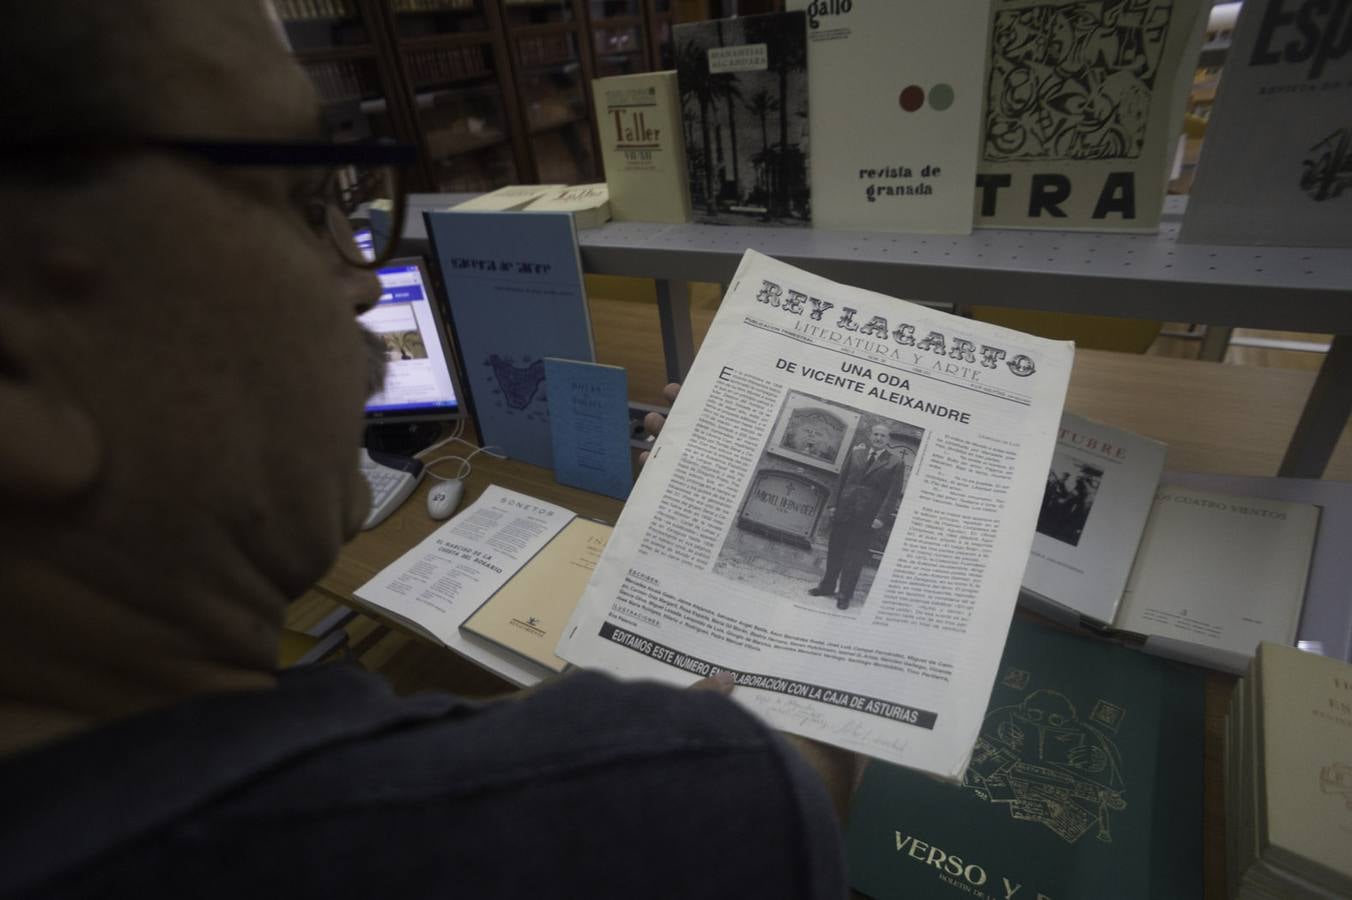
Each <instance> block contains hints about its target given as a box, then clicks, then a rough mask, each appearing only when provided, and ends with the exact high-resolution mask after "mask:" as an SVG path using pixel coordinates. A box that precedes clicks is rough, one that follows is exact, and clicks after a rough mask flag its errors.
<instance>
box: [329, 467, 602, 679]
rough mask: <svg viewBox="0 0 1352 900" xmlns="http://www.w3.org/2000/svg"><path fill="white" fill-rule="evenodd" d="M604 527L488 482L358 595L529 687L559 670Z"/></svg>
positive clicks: (413, 628)
mask: <svg viewBox="0 0 1352 900" xmlns="http://www.w3.org/2000/svg"><path fill="white" fill-rule="evenodd" d="M609 532H610V528H609V526H607V525H603V524H601V523H599V522H593V521H591V520H589V519H583V518H580V517H578V516H577V515H576V514H575V513H573V512H571V511H569V510H567V509H564V508H563V507H561V506H557V505H555V504H553V503H549V502H546V501H544V500H538V499H536V498H534V497H529V496H527V495H525V494H520V493H517V492H516V491H511V490H507V489H506V488H503V487H499V486H498V485H489V486H488V487H487V488H486V489H485V490H484V492H483V493H482V494H481V495H480V496H479V497H478V498H477V499H476V500H475V501H474V502H473V503H471V504H469V505H468V506H466V507H464V508H463V509H462V510H461V511H460V512H459V513H458V514H456V515H455V517H453V518H452V519H450V520H449V521H448V522H445V523H444V524H442V525H441V526H439V527H438V528H437V529H436V530H435V531H433V532H432V533H431V534H429V535H428V536H427V537H426V538H424V539H423V540H422V541H420V542H419V543H418V544H416V545H415V546H413V547H412V548H410V549H409V550H408V552H406V553H404V554H403V555H402V556H400V557H399V558H398V559H396V560H395V561H394V562H392V563H390V565H388V566H386V567H385V568H384V569H382V570H381V571H380V572H379V573H377V574H376V575H375V577H373V578H372V579H371V580H370V581H368V582H366V583H365V584H363V585H362V586H361V587H359V588H357V590H356V591H355V592H354V596H355V597H356V599H357V600H358V602H360V603H362V604H364V605H366V606H367V607H369V608H370V609H371V610H372V611H374V612H375V613H376V614H377V615H380V616H383V617H385V618H388V619H391V620H393V621H395V622H398V623H399V624H400V625H401V626H403V627H404V628H406V629H408V630H409V631H412V632H414V633H416V634H419V635H421V636H422V637H424V638H427V639H428V640H431V641H433V642H435V643H438V644H441V645H443V646H445V647H447V648H449V649H451V650H453V651H455V652H457V653H459V654H460V655H462V656H465V657H467V658H469V659H471V660H473V661H474V662H477V663H479V664H480V665H482V666H484V667H485V668H487V669H489V670H491V671H493V672H495V673H497V674H498V675H501V676H502V677H504V678H506V679H507V680H509V681H511V682H513V683H515V684H518V685H529V684H534V683H535V682H537V681H539V680H541V679H542V678H547V677H549V676H550V675H551V674H553V673H556V672H558V671H560V670H561V668H562V664H561V661H560V660H558V659H557V658H556V657H555V656H554V654H553V653H552V650H553V647H554V643H555V641H556V640H557V638H558V634H559V631H560V629H561V628H562V627H563V625H564V623H566V622H567V621H568V616H569V615H570V614H571V612H572V608H573V605H574V604H575V603H576V602H577V599H578V597H579V596H580V595H581V593H582V587H583V585H585V584H586V581H587V577H588V576H589V575H590V573H591V567H592V566H594V565H595V561H596V557H597V556H598V555H599V553H600V550H601V548H602V547H604V546H605V541H606V539H607V536H608V535H609ZM467 620H472V621H467Z"/></svg>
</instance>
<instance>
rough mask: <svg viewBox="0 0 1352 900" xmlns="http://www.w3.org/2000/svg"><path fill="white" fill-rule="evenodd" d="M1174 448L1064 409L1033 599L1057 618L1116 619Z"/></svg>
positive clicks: (1036, 553)
mask: <svg viewBox="0 0 1352 900" xmlns="http://www.w3.org/2000/svg"><path fill="white" fill-rule="evenodd" d="M1166 449H1167V448H1166V447H1165V446H1164V444H1162V443H1160V442H1159V441H1154V440H1151V439H1150V438H1146V437H1142V436H1140V435H1137V434H1132V433H1131V432H1129V431H1124V430H1122V429H1120V428H1113V427H1111V426H1109V425H1103V424H1100V423H1098V422H1093V421H1091V420H1089V419H1086V418H1084V417H1083V416H1077V415H1075V414H1074V413H1065V414H1064V415H1062V416H1061V426H1060V429H1059V430H1058V432H1057V439H1056V451H1055V452H1054V453H1053V454H1052V465H1051V470H1050V471H1049V472H1048V473H1047V490H1046V493H1045V494H1044V495H1043V498H1042V508H1041V510H1040V511H1039V513H1038V520H1037V534H1036V535H1034V537H1033V551H1032V553H1031V554H1030V555H1029V558H1028V568H1027V570H1026V571H1025V572H1024V574H1023V592H1024V594H1023V597H1022V598H1021V600H1022V601H1023V602H1024V604H1025V605H1026V606H1029V607H1031V608H1032V609H1035V610H1036V611H1038V612H1041V613H1043V614H1044V615H1048V616H1051V617H1053V618H1057V619H1069V620H1071V621H1074V620H1078V619H1079V618H1080V617H1081V616H1083V617H1085V618H1087V619H1089V620H1090V622H1092V623H1093V624H1095V625H1098V626H1101V627H1102V626H1108V625H1111V624H1112V622H1113V619H1114V617H1115V616H1116V615H1117V610H1118V605H1119V603H1120V602H1121V599H1122V592H1123V591H1124V590H1125V589H1126V586H1127V576H1128V574H1129V573H1130V572H1131V564H1132V560H1134V559H1135V558H1136V548H1137V546H1138V545H1139V544H1140V542H1141V533H1142V532H1143V531H1144V530H1145V523H1146V517H1147V516H1149V515H1150V507H1151V505H1152V501H1153V500H1154V497H1155V489H1156V488H1157V487H1158V486H1159V481H1160V473H1161V472H1163V471H1164V456H1165V453H1166Z"/></svg>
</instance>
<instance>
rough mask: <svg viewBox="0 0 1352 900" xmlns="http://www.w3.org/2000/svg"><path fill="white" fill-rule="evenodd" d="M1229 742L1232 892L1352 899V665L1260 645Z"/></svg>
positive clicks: (1233, 709) (1236, 699)
mask: <svg viewBox="0 0 1352 900" xmlns="http://www.w3.org/2000/svg"><path fill="white" fill-rule="evenodd" d="M1225 742H1226V743H1225V747H1226V753H1225V809H1226V820H1227V821H1226V839H1227V841H1228V846H1227V848H1226V850H1227V853H1226V857H1227V859H1228V862H1229V872H1228V875H1229V880H1230V896H1231V897H1239V898H1260V897H1282V898H1302V897H1348V896H1352V853H1349V852H1348V848H1349V847H1352V666H1349V665H1348V664H1347V663H1344V662H1341V661H1340V660H1336V659H1330V658H1328V657H1325V656H1318V655H1316V654H1313V653H1305V652H1303V651H1300V650H1294V649H1292V648H1290V647H1283V646H1281V645H1279V644H1272V643H1264V644H1262V645H1261V646H1260V647H1259V650H1258V654H1257V656H1255V657H1254V660H1253V662H1252V663H1251V664H1250V666H1249V674H1248V676H1247V677H1246V678H1244V679H1242V680H1241V681H1240V682H1239V683H1238V684H1237V685H1236V686H1235V691H1234V694H1233V695H1232V697H1231V702H1230V717H1229V719H1228V721H1227V723H1226V734H1225Z"/></svg>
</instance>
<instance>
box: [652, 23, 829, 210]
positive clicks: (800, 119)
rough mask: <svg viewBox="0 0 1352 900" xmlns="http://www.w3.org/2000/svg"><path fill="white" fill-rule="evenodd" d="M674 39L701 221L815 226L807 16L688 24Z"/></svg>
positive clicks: (693, 203) (694, 201) (693, 199)
mask: <svg viewBox="0 0 1352 900" xmlns="http://www.w3.org/2000/svg"><path fill="white" fill-rule="evenodd" d="M672 40H673V43H674V45H675V54H676V74H677V82H678V84H679V86H680V92H681V113H680V114H681V117H682V121H683V123H684V126H685V127H684V136H685V161H686V169H687V171H688V173H689V178H688V181H689V190H690V208H691V213H692V215H693V216H694V218H695V221H697V222H706V223H710V224H714V225H758V224H761V225H786V226H788V225H792V226H802V227H806V226H810V225H811V224H812V209H811V207H812V204H811V198H810V177H809V171H810V170H809V152H808V114H809V98H808V55H807V17H806V16H805V15H804V14H803V12H802V11H801V10H799V11H795V12H782V13H765V14H763V15H754V16H738V17H736V18H732V19H715V20H713V21H710V22H686V23H682V24H679V25H677V26H676V27H675V28H673V29H672Z"/></svg>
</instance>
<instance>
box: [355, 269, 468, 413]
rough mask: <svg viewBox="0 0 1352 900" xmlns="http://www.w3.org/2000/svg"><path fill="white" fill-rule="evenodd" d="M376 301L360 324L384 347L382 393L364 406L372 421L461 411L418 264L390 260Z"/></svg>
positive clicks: (439, 323)
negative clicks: (384, 369)
mask: <svg viewBox="0 0 1352 900" xmlns="http://www.w3.org/2000/svg"><path fill="white" fill-rule="evenodd" d="M376 274H377V275H378V276H379V278H380V285H381V288H382V289H383V290H382V292H381V295H380V301H379V302H378V303H377V304H376V305H375V306H374V307H372V308H371V309H370V310H367V311H366V312H365V313H363V314H362V315H361V316H360V318H359V321H360V322H361V323H362V324H363V325H364V326H366V327H367V328H369V329H370V330H371V331H372V332H374V333H375V334H377V335H379V336H380V337H381V339H383V340H384V342H385V358H386V359H387V360H388V362H389V365H388V369H387V372H386V375H385V387H384V389H382V390H381V391H380V392H379V393H377V394H374V395H373V396H372V397H371V398H370V399H369V400H367V401H366V417H367V418H368V419H371V420H374V421H382V422H390V421H417V420H426V419H450V418H454V417H455V416H456V415H458V414H459V413H460V411H461V404H460V396H459V392H458V391H457V388H456V378H455V371H454V366H453V364H452V362H451V355H450V352H449V351H448V349H447V347H448V342H447V340H446V329H445V326H444V325H443V323H442V320H441V313H440V311H439V310H438V308H437V306H436V302H435V297H434V295H433V294H432V292H431V290H430V288H429V286H428V280H427V274H426V271H425V270H424V268H423V265H422V260H420V259H417V258H409V259H394V260H391V261H390V263H389V265H387V266H385V267H383V268H381V269H379V270H377V272H376Z"/></svg>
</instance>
